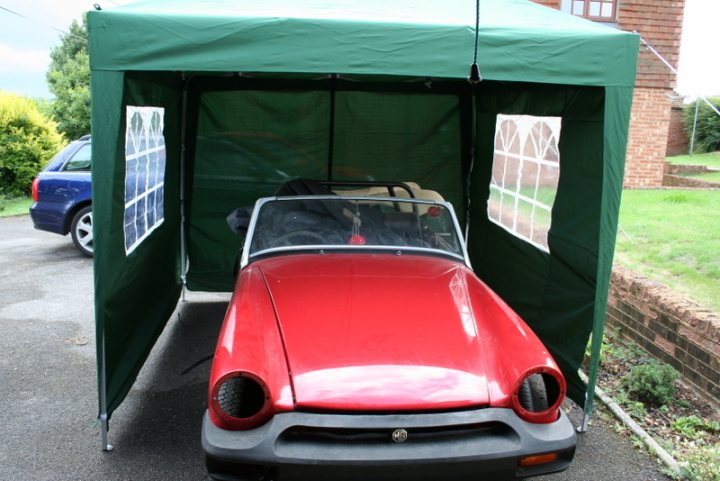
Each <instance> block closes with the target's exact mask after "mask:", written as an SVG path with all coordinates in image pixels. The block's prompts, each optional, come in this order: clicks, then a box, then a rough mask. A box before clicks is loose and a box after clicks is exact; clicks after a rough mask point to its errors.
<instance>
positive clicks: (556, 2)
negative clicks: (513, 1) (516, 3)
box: [532, 0, 560, 10]
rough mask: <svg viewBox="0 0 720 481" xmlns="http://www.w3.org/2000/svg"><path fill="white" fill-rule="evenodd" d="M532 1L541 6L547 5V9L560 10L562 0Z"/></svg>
mask: <svg viewBox="0 0 720 481" xmlns="http://www.w3.org/2000/svg"><path fill="white" fill-rule="evenodd" d="M532 1H533V2H535V3H539V4H540V5H545V6H546V7H550V8H554V9H556V10H560V0H532Z"/></svg>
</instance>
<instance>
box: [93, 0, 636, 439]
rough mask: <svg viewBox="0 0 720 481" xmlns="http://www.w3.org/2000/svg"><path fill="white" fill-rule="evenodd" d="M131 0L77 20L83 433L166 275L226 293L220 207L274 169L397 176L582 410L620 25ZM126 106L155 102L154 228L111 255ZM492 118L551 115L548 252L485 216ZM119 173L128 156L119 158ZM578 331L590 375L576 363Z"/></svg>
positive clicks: (174, 283) (619, 146) (616, 155)
mask: <svg viewBox="0 0 720 481" xmlns="http://www.w3.org/2000/svg"><path fill="white" fill-rule="evenodd" d="M479 4H480V9H479V29H478V32H477V63H478V65H479V68H480V73H481V76H482V82H480V83H479V84H477V85H471V84H470V83H469V82H468V81H467V76H468V74H469V70H470V64H471V63H472V62H473V53H474V49H475V44H476V35H475V19H476V10H475V8H476V2H474V1H472V0H447V1H445V2H436V1H433V0H413V1H410V0H401V1H397V2H392V3H391V4H388V3H387V2H385V1H380V0H338V1H335V2H332V4H330V3H328V2H324V1H322V0H303V1H301V2H297V1H292V0H264V1H262V2H258V1H255V2H250V1H234V0H213V1H207V2H194V1H191V0H144V1H139V2H137V3H133V4H130V5H125V6H122V7H118V8H113V9H109V10H100V11H92V12H90V13H89V15H88V26H89V46H90V64H91V72H92V74H91V75H92V99H93V103H92V113H93V115H92V117H93V118H92V134H93V158H94V161H93V164H94V166H93V203H94V206H93V211H94V219H95V228H94V229H95V312H96V325H97V346H98V374H99V376H98V383H99V390H100V409H99V410H100V417H101V420H102V421H103V423H102V424H103V433H104V434H106V433H107V420H108V419H109V416H110V415H111V414H112V412H113V411H114V410H115V409H116V408H117V407H118V406H119V405H120V403H121V402H122V401H123V399H124V398H125V396H126V395H127V393H128V391H129V390H130V388H131V386H132V383H133V382H134V380H135V378H136V377H137V375H138V373H139V371H140V369H141V367H142V365H143V363H144V362H145V359H146V358H147V356H148V355H149V353H150V350H151V349H152V347H153V345H154V343H155V341H156V339H157V337H158V336H159V335H160V333H161V332H162V330H163V328H164V326H165V324H166V322H167V320H168V319H169V317H170V315H171V313H172V312H173V310H174V308H175V306H176V304H177V301H178V299H179V297H180V294H181V292H182V289H183V286H186V287H187V288H189V289H193V290H210V291H229V290H231V289H232V282H233V277H232V269H233V265H234V262H235V259H236V255H237V252H238V248H239V246H240V241H241V239H239V238H238V237H237V236H235V235H234V234H232V233H231V232H230V231H229V229H228V228H227V226H226V224H225V217H226V216H227V214H228V213H229V212H230V211H232V210H233V209H235V208H236V207H239V206H247V205H252V203H253V202H254V201H255V199H257V198H258V197H260V196H263V195H268V194H271V193H272V192H274V191H275V190H276V189H277V188H278V186H279V185H280V184H281V183H282V182H284V181H286V180H288V179H291V178H296V177H304V178H315V179H332V180H371V179H376V180H395V181H415V182H418V183H419V184H420V185H422V186H423V187H424V188H429V189H433V190H437V191H439V192H441V193H442V194H443V196H444V197H445V198H446V199H448V200H450V201H451V202H452V203H453V205H454V206H455V208H456V211H457V213H458V216H459V218H460V219H461V220H462V222H464V223H467V224H468V226H469V231H468V234H469V237H468V238H469V243H468V244H469V252H470V256H471V259H472V262H473V265H474V267H475V270H476V271H477V273H478V274H479V275H480V277H481V278H482V279H484V280H485V281H486V282H487V283H488V284H489V285H490V286H491V287H492V288H493V289H495V290H496V291H497V292H498V293H499V294H500V295H501V296H502V297H503V298H504V299H505V300H507V302H508V303H509V304H510V305H511V306H512V307H513V308H514V309H515V310H516V311H518V313H519V314H520V315H521V316H522V317H523V318H524V319H525V320H526V321H527V322H528V324H529V325H530V326H531V327H532V328H533V329H534V330H535V331H536V332H537V333H538V335H539V336H540V337H541V339H542V340H543V341H544V342H545V344H546V345H547V346H548V348H549V349H550V350H551V352H552V353H553V355H554V356H555V358H556V360H557V361H558V363H559V364H560V366H561V367H562V369H563V372H564V373H565V376H566V377H567V379H568V383H569V395H570V397H571V398H572V399H574V400H575V401H577V402H578V403H580V404H583V405H584V406H585V408H586V412H587V413H589V412H590V410H591V408H592V396H591V395H590V396H589V397H588V398H587V399H586V396H587V395H588V393H590V394H591V393H592V391H593V390H594V382H595V378H596V372H597V365H598V362H599V346H600V342H599V341H600V339H601V336H602V332H603V328H604V315H605V306H606V301H607V288H608V283H609V279H610V270H611V267H612V257H613V250H614V244H615V233H616V228H617V216H618V208H619V202H620V191H621V187H622V175H623V164H624V157H625V145H626V142H627V126H628V122H629V112H630V105H631V100H632V90H633V84H634V78H635V64H636V58H637V49H638V37H637V35H634V34H629V33H626V32H622V31H620V30H616V29H612V28H609V27H606V26H603V25H599V24H595V23H592V22H588V21H585V20H582V19H579V18H576V17H572V16H568V15H565V14H563V13H561V12H558V11H555V10H552V9H548V8H545V7H542V6H539V5H536V4H534V3H531V2H529V1H526V0H482V1H480V2H479ZM128 106H136V107H161V108H163V109H164V130H163V134H164V139H165V146H166V150H165V159H164V162H165V168H164V179H163V189H164V199H162V204H163V208H164V220H163V222H162V223H161V224H159V226H157V227H156V228H155V230H152V231H151V232H149V233H148V235H147V236H146V237H145V238H144V240H143V241H142V242H140V243H139V244H138V245H137V247H136V248H134V250H131V251H129V253H126V241H125V230H124V225H125V223H126V218H125V216H126V211H127V198H126V180H127V179H126V175H128V174H127V173H126V129H127V127H128V119H127V118H126V117H127V110H126V108H127V107H128ZM498 114H518V115H535V116H552V117H561V119H562V120H561V122H562V135H561V137H560V143H559V146H558V150H559V153H560V159H561V163H560V165H561V169H560V171H561V174H560V178H559V185H558V190H557V195H556V198H555V202H554V205H553V209H552V225H551V228H550V231H549V233H548V245H549V253H548V252H544V251H542V250H539V249H537V248H536V247H534V246H532V245H530V244H528V243H526V242H524V241H522V240H520V239H518V238H516V237H514V236H512V235H511V234H509V233H508V232H506V231H505V230H504V229H502V228H500V227H498V226H497V225H496V224H494V223H493V222H491V221H489V219H488V210H487V202H488V196H489V194H490V188H489V185H490V177H491V171H492V163H493V155H494V149H495V147H494V141H495V140H494V136H495V125H496V119H497V115H498ZM128 165H129V164H128ZM591 333H592V339H593V353H592V359H591V366H590V385H589V386H587V387H586V386H585V385H584V384H583V383H582V382H581V381H580V379H579V378H578V375H577V370H578V368H579V366H580V364H581V362H582V357H583V353H584V349H585V346H586V344H587V341H588V338H589V337H590V335H591Z"/></svg>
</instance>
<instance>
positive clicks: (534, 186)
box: [488, 114, 561, 252]
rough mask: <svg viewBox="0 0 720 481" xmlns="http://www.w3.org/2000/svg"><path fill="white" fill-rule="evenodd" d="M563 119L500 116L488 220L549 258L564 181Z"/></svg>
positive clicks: (496, 135) (496, 128)
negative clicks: (555, 211)
mask: <svg viewBox="0 0 720 481" xmlns="http://www.w3.org/2000/svg"><path fill="white" fill-rule="evenodd" d="M560 126H561V118H560V117H535V116H531V115H505V114H499V115H498V116H497V123H496V124H495V151H494V156H493V168H492V178H491V180H490V197H489V199H488V218H489V219H490V220H491V221H492V222H494V223H496V224H498V225H499V226H501V227H502V228H504V229H505V230H507V231H508V232H510V233H511V234H513V235H515V236H517V237H519V238H521V239H523V240H525V241H527V242H529V243H530V244H532V245H534V246H535V247H537V248H538V249H541V250H542V251H544V252H549V248H548V241H547V237H548V231H549V230H550V222H551V212H552V206H553V203H554V202H555V196H556V194H557V187H558V179H559V176H560V153H559V151H558V142H559V140H560Z"/></svg>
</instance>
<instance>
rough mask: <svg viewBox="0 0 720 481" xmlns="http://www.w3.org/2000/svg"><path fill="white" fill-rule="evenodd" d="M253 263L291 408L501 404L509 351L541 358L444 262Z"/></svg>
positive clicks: (319, 258)
mask: <svg viewBox="0 0 720 481" xmlns="http://www.w3.org/2000/svg"><path fill="white" fill-rule="evenodd" d="M254 266H255V267H256V268H259V269H260V270H261V271H262V273H263V276H264V278H265V282H266V284H267V289H268V292H269V293H270V296H271V298H272V302H273V305H274V308H275V312H276V315H277V317H278V325H279V327H280V330H281V335H282V338H283V343H284V346H285V352H286V355H287V359H288V367H289V369H290V371H291V377H292V384H293V386H294V394H295V401H296V406H297V407H299V408H308V409H328V410H348V411H352V410H358V411H385V410H408V411H412V410H435V409H452V408H462V407H470V406H481V405H488V404H495V405H497V403H498V401H500V403H501V404H505V403H506V402H507V399H508V395H509V393H510V390H511V387H512V383H513V382H514V381H515V380H516V378H517V377H516V376H518V375H519V374H520V371H521V370H522V369H524V368H525V365H524V364H525V362H521V363H520V364H521V365H520V366H517V367H515V366H513V365H512V364H513V361H512V360H511V359H510V358H511V356H509V355H508V354H509V353H512V352H513V351H514V350H515V349H519V350H520V353H521V354H520V357H521V358H522V357H523V355H522V353H525V352H538V353H541V356H540V357H538V359H533V360H523V361H531V362H536V361H540V362H543V361H545V360H546V359H547V358H549V355H547V354H546V351H545V350H544V348H543V347H542V345H541V344H540V343H539V341H537V339H536V338H535V336H534V335H533V334H532V332H531V331H530V330H529V329H528V328H527V327H526V326H525V325H524V324H523V323H522V322H521V321H519V318H517V316H516V315H515V314H514V313H513V312H512V311H510V310H509V309H508V308H507V306H505V305H504V303H502V301H499V299H498V298H497V297H496V296H494V295H493V294H492V293H491V292H489V291H488V289H487V288H486V287H485V286H484V284H482V283H481V282H479V281H478V280H477V278H476V277H475V276H474V275H473V274H472V272H471V271H470V270H469V269H467V267H465V266H464V265H463V264H461V263H459V262H456V261H452V260H447V259H442V258H437V257H430V256H417V255H402V256H400V255H392V254H361V255H358V254H327V255H316V254H315V255H292V256H280V257H275V258H270V259H266V260H261V261H257V262H256V263H254ZM468 284H470V285H472V289H469V288H468ZM471 290H472V293H470V291H471ZM498 325H502V326H503V327H501V328H500V330H499V331H498V330H497V329H496V328H495V326H498ZM508 338H509V339H508ZM516 338H517V339H516ZM528 343H530V344H533V345H532V348H530V346H529V345H528ZM542 353H544V355H543V354H542ZM534 357H537V356H534ZM550 362H552V360H551V359H550ZM508 364H509V365H510V366H509V368H508V366H507V365H508ZM552 364H553V365H554V363H552ZM491 401H495V402H492V403H491Z"/></svg>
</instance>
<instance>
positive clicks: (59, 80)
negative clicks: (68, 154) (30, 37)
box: [47, 18, 90, 140]
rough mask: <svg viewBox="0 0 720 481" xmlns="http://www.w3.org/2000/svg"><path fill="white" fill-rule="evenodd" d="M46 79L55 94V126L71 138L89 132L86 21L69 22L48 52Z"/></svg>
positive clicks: (53, 109)
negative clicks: (56, 44)
mask: <svg viewBox="0 0 720 481" xmlns="http://www.w3.org/2000/svg"><path fill="white" fill-rule="evenodd" d="M50 59H51V62H50V69H49V70H48V73H47V81H48V87H49V89H50V92H52V93H53V94H54V95H55V101H54V102H53V107H52V111H53V118H54V119H55V121H56V122H57V123H58V129H59V130H60V132H62V133H63V134H65V136H66V137H67V138H68V139H70V140H72V139H77V138H78V137H80V136H82V135H84V134H87V133H90V61H89V57H88V51H87V24H86V21H85V19H84V18H83V21H82V23H78V22H77V21H76V20H73V21H72V24H71V25H70V30H69V32H68V33H66V34H63V35H62V36H61V37H60V45H58V46H56V47H54V48H53V49H52V51H51V52H50Z"/></svg>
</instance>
